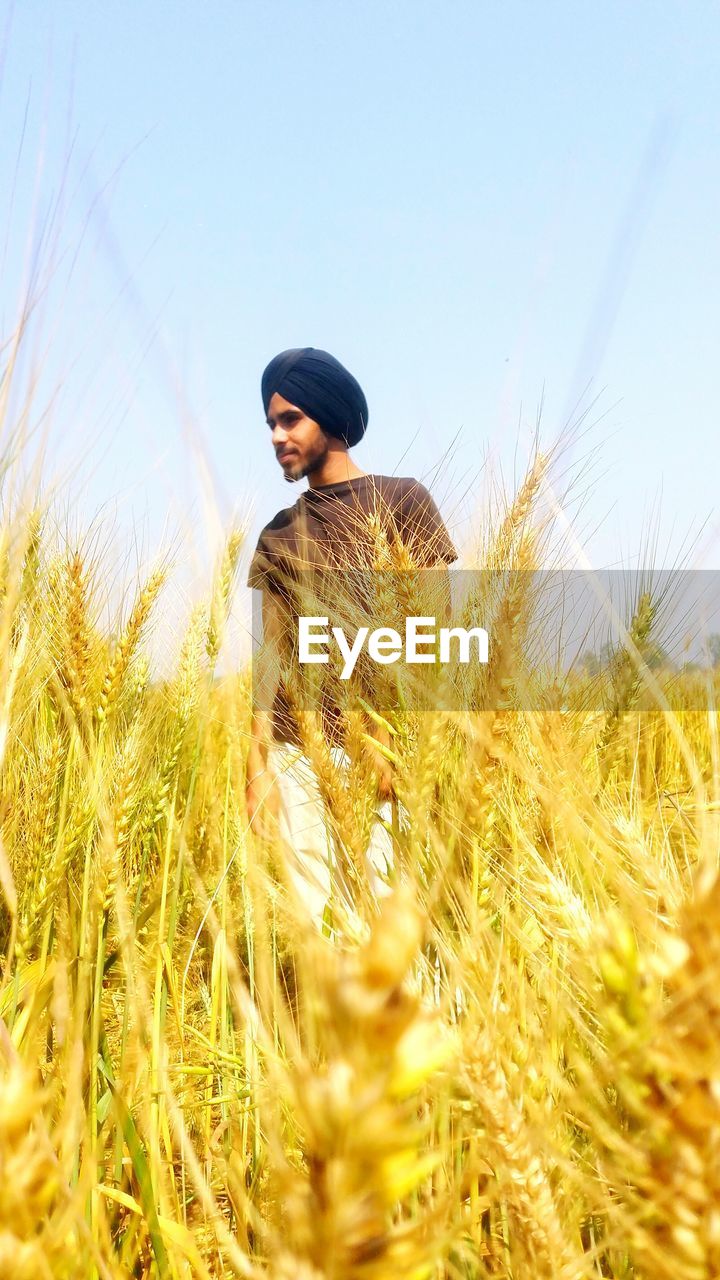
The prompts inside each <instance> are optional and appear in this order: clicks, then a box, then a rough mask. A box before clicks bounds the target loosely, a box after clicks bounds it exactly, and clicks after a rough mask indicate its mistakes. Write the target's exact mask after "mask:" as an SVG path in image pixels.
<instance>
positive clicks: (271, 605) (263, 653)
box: [245, 590, 287, 830]
mask: <svg viewBox="0 0 720 1280" xmlns="http://www.w3.org/2000/svg"><path fill="white" fill-rule="evenodd" d="M286 627H287V617H286V609H285V606H284V602H283V601H282V599H281V597H280V596H278V595H276V594H275V593H274V592H272V591H270V590H264V591H263V600H262V628H263V633H262V639H261V641H260V645H259V647H258V649H257V652H256V654H255V656H254V660H253V707H252V720H251V725H250V745H249V747H248V754H247V762H246V772H245V800H246V804H247V810H248V818H249V820H250V824H251V826H252V827H253V829H254V830H258V829H259V824H258V821H257V814H258V810H259V808H260V805H261V804H262V803H263V802H265V803H266V804H267V805H269V812H270V813H276V812H277V789H276V787H275V776H274V774H273V773H272V770H271V767H270V764H269V761H268V752H269V750H270V747H271V745H272V742H273V736H272V711H273V702H274V700H275V695H276V693H277V690H278V686H279V683H280V657H281V645H282V640H283V636H284V635H285V633H286Z"/></svg>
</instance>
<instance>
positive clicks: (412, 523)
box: [399, 480, 458, 568]
mask: <svg viewBox="0 0 720 1280" xmlns="http://www.w3.org/2000/svg"><path fill="white" fill-rule="evenodd" d="M399 533H400V537H401V538H402V540H403V542H404V543H406V544H407V546H408V547H409V549H410V551H411V554H412V555H413V557H414V559H415V560H416V561H417V563H418V564H419V565H421V566H423V567H425V568H430V567H432V565H436V564H438V562H439V561H442V562H444V563H445V564H452V562H453V560H457V558H458V553H457V550H456V548H455V546H454V543H453V542H452V539H451V538H450V535H449V533H448V531H447V529H446V527H445V524H444V523H443V518H442V516H441V515H440V512H439V511H438V508H437V506H436V505H435V502H434V500H433V498H432V496H431V495H430V493H429V492H428V490H427V489H426V488H425V486H424V485H422V484H420V482H419V481H417V480H416V481H415V482H414V483H413V484H412V486H411V487H410V488H408V490H407V492H406V493H405V495H404V496H403V500H402V504H401V508H400V521H399Z"/></svg>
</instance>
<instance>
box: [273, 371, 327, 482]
mask: <svg viewBox="0 0 720 1280" xmlns="http://www.w3.org/2000/svg"><path fill="white" fill-rule="evenodd" d="M267 424H268V426H269V427H270V428H271V430H272V437H271V439H272V444H273V449H274V450H275V456H276V458H277V460H278V462H279V463H280V466H281V467H282V469H283V475H284V476H285V479H286V480H287V481H288V483H289V484H292V483H293V482H294V481H295V480H302V478H303V476H306V475H307V474H308V473H309V472H310V471H315V470H317V468H318V467H320V466H322V464H323V462H324V461H325V459H326V458H327V455H328V452H329V446H328V439H327V436H326V435H325V432H324V431H323V429H322V427H321V426H319V425H318V423H317V422H315V420H314V419H313V418H308V417H307V416H306V415H305V414H304V413H303V411H302V409H298V407H297V405H294V404H290V401H289V400H285V399H284V398H283V397H282V396H281V395H279V394H278V392H277V391H276V392H275V394H274V395H273V397H272V399H271V401H270V403H269V405H268V411H267Z"/></svg>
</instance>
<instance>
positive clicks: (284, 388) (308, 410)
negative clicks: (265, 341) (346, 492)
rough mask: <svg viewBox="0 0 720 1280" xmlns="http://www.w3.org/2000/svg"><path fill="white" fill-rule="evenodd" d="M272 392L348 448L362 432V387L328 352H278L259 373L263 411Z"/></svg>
mask: <svg viewBox="0 0 720 1280" xmlns="http://www.w3.org/2000/svg"><path fill="white" fill-rule="evenodd" d="M276 391H277V393H278V394H279V395H281V396H283V398H284V399H285V400H288V401H289V402H290V404H294V405H297V407H298V409H302V411H303V413H305V414H307V416H308V418H312V419H313V421H314V422H317V423H318V424H319V426H321V427H322V429H323V431H327V433H328V435H331V436H337V437H338V438H339V439H340V440H344V441H345V443H346V444H347V445H348V447H352V446H353V445H355V444H357V443H358V441H359V440H361V439H362V437H363V436H364V434H365V428H366V427H367V423H368V406H367V400H366V399H365V396H364V394H363V390H362V387H361V386H360V384H359V382H357V381H356V380H355V378H353V376H352V374H351V373H349V372H348V370H347V369H346V368H345V367H344V366H343V365H341V364H340V361H339V360H336V359H335V357H334V356H331V355H330V353H329V352H328V351H321V350H320V349H319V348H318V347H296V348H293V349H292V350H290V351H281V352H280V354H279V355H277V356H275V358H274V359H273V360H271V361H270V363H269V365H268V366H267V368H266V370H265V372H264V373H263V376H262V399H263V405H264V406H265V412H266V413H267V411H268V406H269V404H270V401H271V399H272V397H273V395H274V394H275V392H276Z"/></svg>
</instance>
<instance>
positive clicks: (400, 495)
mask: <svg viewBox="0 0 720 1280" xmlns="http://www.w3.org/2000/svg"><path fill="white" fill-rule="evenodd" d="M373 479H374V480H375V481H376V482H377V483H378V487H379V489H380V491H381V493H382V495H383V497H384V498H385V499H386V500H387V501H390V502H393V503H397V502H403V501H404V500H405V499H406V498H408V497H417V498H424V497H429V494H428V490H427V489H426V488H425V485H424V484H422V483H421V482H420V481H419V480H416V479H415V477H414V476H374V477H373Z"/></svg>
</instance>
